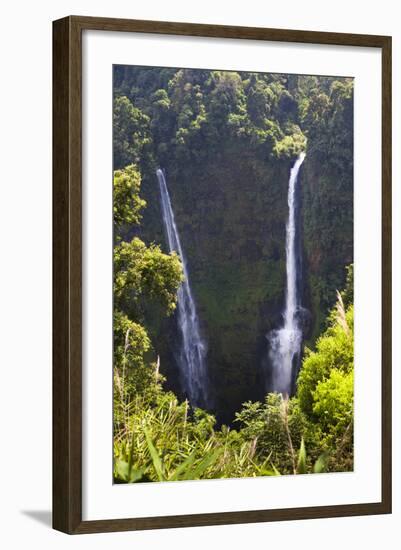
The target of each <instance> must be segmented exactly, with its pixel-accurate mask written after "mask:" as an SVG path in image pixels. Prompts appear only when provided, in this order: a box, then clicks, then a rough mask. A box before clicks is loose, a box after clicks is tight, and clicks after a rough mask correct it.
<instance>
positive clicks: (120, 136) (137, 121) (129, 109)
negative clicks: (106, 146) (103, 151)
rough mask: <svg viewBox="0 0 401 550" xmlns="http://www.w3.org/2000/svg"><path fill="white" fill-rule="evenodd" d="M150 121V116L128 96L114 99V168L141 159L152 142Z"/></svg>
mask: <svg viewBox="0 0 401 550" xmlns="http://www.w3.org/2000/svg"><path fill="white" fill-rule="evenodd" d="M149 123H150V119H149V117H148V116H147V115H145V114H144V113H143V112H142V111H141V110H140V109H138V108H137V107H134V106H133V105H132V103H131V101H130V100H129V99H128V98H127V97H125V96H122V97H117V98H116V99H115V100H114V113H113V152H114V168H123V167H125V166H127V165H129V164H132V163H138V162H139V161H140V160H141V155H142V153H143V152H144V150H146V148H147V146H149V145H150V143H151V137H150V133H149Z"/></svg>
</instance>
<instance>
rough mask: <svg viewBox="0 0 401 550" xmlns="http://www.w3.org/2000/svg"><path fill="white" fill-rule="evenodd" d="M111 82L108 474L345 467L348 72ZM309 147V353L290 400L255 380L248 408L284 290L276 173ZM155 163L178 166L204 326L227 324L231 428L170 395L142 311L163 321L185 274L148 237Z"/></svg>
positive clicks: (224, 354)
mask: <svg viewBox="0 0 401 550" xmlns="http://www.w3.org/2000/svg"><path fill="white" fill-rule="evenodd" d="M115 84H116V87H115V101H114V122H113V124H114V136H113V139H114V166H115V169H116V170H115V173H114V191H113V192H114V197H113V198H114V234H115V243H114V457H115V461H114V478H115V480H116V482H121V483H136V482H150V481H177V480H186V479H206V478H207V479H213V478H224V477H253V476H263V475H285V474H305V473H319V472H322V471H329V472H331V471H349V470H352V468H353V272H352V266H350V267H349V269H348V274H347V277H346V278H345V276H344V269H343V268H344V266H345V264H347V263H350V262H351V261H352V230H351V229H352V156H353V151H352V112H353V82H352V79H335V78H317V77H308V76H296V75H263V74H256V73H237V72H227V71H203V70H199V71H198V70H197V71H194V70H189V69H181V70H176V69H157V68H143V67H142V68H141V67H135V68H129V67H117V68H116V69H115ZM306 147H307V149H308V162H307V163H305V179H304V180H303V181H305V182H306V185H305V187H304V188H303V190H302V194H303V195H302V200H303V219H302V223H303V234H304V249H305V251H304V256H305V264H306V268H307V270H308V274H309V278H308V280H309V287H308V288H305V295H306V296H307V297H308V299H309V301H310V304H309V305H310V309H311V310H312V313H313V318H314V319H315V322H314V327H313V331H312V334H311V338H310V341H309V343H308V346H309V348H308V349H306V350H305V355H304V360H303V364H302V367H301V370H300V374H299V378H298V381H297V391H296V394H295V396H293V397H291V398H290V399H288V400H287V399H283V397H282V396H281V395H278V394H273V393H268V392H267V394H266V395H261V394H262V393H263V392H261V391H260V389H258V391H259V394H260V397H257V398H255V400H254V401H247V402H245V403H243V401H244V400H245V399H243V398H242V396H243V394H244V391H245V390H244V388H245V389H246V391H249V387H250V385H252V384H253V385H254V386H255V387H256V386H257V385H258V380H257V379H256V378H255V374H254V373H255V372H256V369H255V368H254V363H253V360H254V357H253V356H252V355H250V354H249V353H248V351H247V350H248V349H249V347H250V346H249V341H248V340H246V338H247V337H248V336H247V335H249V334H250V333H252V335H255V334H256V335H257V334H259V336H260V338H264V334H265V333H266V331H267V330H269V329H270V328H272V325H273V324H274V320H275V319H274V316H277V315H278V311H279V306H280V301H281V299H282V281H283V278H284V254H285V250H284V247H283V245H282V243H283V234H282V231H283V229H282V228H283V227H284V224H283V220H284V219H285V215H286V212H287V205H286V200H285V193H283V187H282V185H280V182H281V181H286V180H287V177H288V170H289V166H290V163H291V161H292V160H293V158H294V156H296V155H297V154H299V152H300V151H303V150H305V148H306ZM156 161H157V163H156ZM160 162H162V163H164V164H165V165H166V167H167V168H168V169H169V170H170V172H172V173H173V174H174V176H175V181H176V187H175V189H174V192H175V196H176V197H178V199H179V200H178V204H179V208H181V211H180V220H181V223H183V224H184V225H185V227H186V228H187V231H186V232H185V235H188V237H187V238H188V243H185V246H186V250H189V251H191V250H192V251H193V250H196V251H197V257H198V258H199V260H198V263H196V262H195V264H194V266H191V273H193V282H194V287H195V288H196V294H197V296H199V299H200V304H201V307H202V308H203V314H204V317H205V322H206V323H207V324H208V327H209V332H210V333H211V335H212V338H213V334H214V333H219V334H221V335H222V340H221V342H219V344H220V346H216V345H213V346H211V348H212V351H211V354H212V355H211V359H212V360H213V364H214V365H217V366H216V372H214V373H213V379H214V382H215V383H216V389H217V391H218V392H220V394H219V398H220V403H221V408H222V409H223V410H224V411H226V414H227V417H228V418H229V419H230V418H232V415H233V413H234V411H237V412H236V414H235V422H234V426H235V427H229V426H227V425H225V424H224V423H223V424H222V423H221V421H220V422H218V423H217V422H216V417H215V416H214V415H213V414H210V413H209V412H206V411H203V410H201V409H195V410H194V409H192V408H191V407H190V406H189V404H188V403H187V402H186V401H184V402H180V401H179V400H178V399H177V397H176V396H175V395H174V393H173V392H171V391H167V389H166V384H165V382H166V380H165V378H164V377H163V376H162V374H161V373H160V368H162V371H163V372H165V370H164V368H163V367H164V365H163V361H162V362H161V361H160V355H159V351H160V350H159V347H160V346H159V342H158V341H157V344H158V349H155V347H154V345H155V342H156V340H155V342H153V341H152V340H153V334H155V333H156V332H157V331H156V329H155V327H154V326H152V325H151V323H149V322H148V318H147V311H146V310H147V308H148V307H150V306H149V304H152V306H153V305H154V307H156V308H157V318H158V320H162V319H163V318H167V317H169V316H170V317H171V316H172V315H173V314H174V311H175V308H176V302H177V290H178V288H179V285H180V284H181V282H182V280H183V270H182V265H181V262H180V259H179V258H178V256H177V255H176V254H174V253H172V254H166V253H165V252H163V249H162V247H161V246H160V245H159V244H156V243H158V242H161V231H160V227H159V230H158V231H159V232H157V229H156V231H155V232H153V233H150V232H149V227H152V228H153V226H155V227H156V226H157V219H158V218H159V217H160V213H159V212H158V210H157V209H155V208H154V206H153V203H154V202H155V201H151V200H148V199H149V197H152V196H154V193H155V191H154V188H153V187H154V185H153V187H152V184H153V180H152V178H153V179H154V170H155V167H156V166H157V165H159V163H160ZM141 174H142V176H141ZM350 174H351V175H350ZM350 178H351V179H350ZM189 181H190V182H191V185H188V184H187V183H188V182H189ZM226 182H229V184H228V183H226ZM255 182H256V183H257V185H256V184H255ZM333 182H335V185H334V184H333ZM142 184H143V188H144V189H143V190H142ZM152 193H153V195H152ZM141 195H143V196H144V198H143V197H142V196H141ZM147 202H148V203H149V207H148V208H147V209H146V210H144V208H145V206H146V203H147ZM194 204H196V205H197V207H198V208H197V209H195V211H194V212H193V215H192V216H191V218H190V217H189V216H188V214H186V213H187V212H189V211H191V210H192V208H193V205H194ZM219 208H220V209H221V208H224V209H225V210H226V212H227V215H226V216H225V220H224V223H223V222H222V219H221V216H219ZM244 209H246V210H247V212H249V215H248V216H247V217H246V219H244V215H243V212H244ZM204 211H207V212H208V213H209V214H208V223H207V224H205V223H204V221H203V218H202V212H204ZM139 224H142V227H139ZM205 226H207V227H206V229H205ZM258 231H259V232H260V235H259V233H258ZM202 232H203V233H202ZM199 235H202V238H200V237H199ZM219 235H221V236H222V237H223V238H222V239H221V241H222V242H223V243H224V246H221V247H220V248H218V246H219V240H218V239H217V238H216V237H217V236H219ZM255 235H256V237H255ZM258 235H259V236H258ZM266 235H270V239H269V242H266ZM149 236H150V237H149ZM156 237H157V238H156ZM153 241H156V243H155V242H153ZM146 243H150V244H146ZM211 245H213V246H214V249H213V250H214V252H215V253H214V254H213V255H212V254H211V253H210V250H211V248H210V246H211ZM345 279H346V281H345ZM344 283H345V288H344V290H343V291H342V292H341V293H337V295H336V292H335V289H336V288H342V287H343V286H344ZM258 310H259V317H258V315H257V313H258ZM271 311H273V312H274V314H271V313H270V312H271ZM266 312H268V313H267V314H266ZM260 318H263V322H264V323H266V324H264V325H262V324H261V321H260ZM232 319H234V320H235V322H234V323H232V322H231V320H232ZM266 320H267V321H266ZM159 322H160V323H162V321H159ZM230 323H231V324H230ZM322 327H325V329H324V331H323V333H322V334H321V332H322ZM258 331H259V332H258ZM319 334H321V335H320V336H319ZM150 335H152V338H151V337H150ZM168 337H169V338H170V337H171V334H170V333H169V335H168ZM214 343H215V342H214ZM257 346H259V342H256V343H255V348H256V347H257ZM215 350H217V351H215ZM213 354H215V355H213ZM252 377H253V378H252ZM167 382H169V381H167ZM169 387H171V383H170V384H169ZM255 393H256V390H255ZM259 394H258V395H259ZM256 399H258V400H256ZM219 420H221V419H219Z"/></svg>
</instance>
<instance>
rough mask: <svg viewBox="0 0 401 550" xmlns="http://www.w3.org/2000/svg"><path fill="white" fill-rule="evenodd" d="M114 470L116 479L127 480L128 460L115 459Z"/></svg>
mask: <svg viewBox="0 0 401 550" xmlns="http://www.w3.org/2000/svg"><path fill="white" fill-rule="evenodd" d="M115 472H116V477H117V478H118V479H122V480H124V481H128V462H125V460H120V459H117V460H116V461H115Z"/></svg>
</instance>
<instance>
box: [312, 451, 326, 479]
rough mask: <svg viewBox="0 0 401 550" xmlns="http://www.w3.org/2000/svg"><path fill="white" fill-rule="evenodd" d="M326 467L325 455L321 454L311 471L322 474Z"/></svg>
mask: <svg viewBox="0 0 401 550" xmlns="http://www.w3.org/2000/svg"><path fill="white" fill-rule="evenodd" d="M326 467H327V455H326V454H321V455H320V456H319V458H318V459H317V460H316V462H315V464H314V466H313V473H314V474H322V473H323V472H325V471H326Z"/></svg>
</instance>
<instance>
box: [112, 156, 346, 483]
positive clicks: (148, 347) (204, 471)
mask: <svg viewBox="0 0 401 550" xmlns="http://www.w3.org/2000/svg"><path fill="white" fill-rule="evenodd" d="M140 186H141V178H140V174H139V172H138V169H137V168H136V167H135V166H132V165H130V166H128V167H127V168H126V169H125V170H119V171H116V172H115V177H114V224H115V227H114V229H115V248H114V285H115V288H114V296H115V303H114V458H115V460H114V479H115V481H116V482H119V483H135V482H144V481H148V482H149V481H177V480H187V479H213V478H228V477H254V476H267V475H280V474H305V473H319V472H323V471H329V472H332V471H349V470H352V468H353V287H352V280H353V278H352V269H351V268H349V270H348V278H347V283H346V286H345V290H344V291H343V292H342V293H341V294H337V300H336V303H335V305H334V306H333V308H332V309H331V311H330V312H329V314H328V317H327V329H326V330H325V332H324V333H323V334H322V335H321V336H320V337H319V338H318V340H317V344H316V348H315V350H314V351H312V350H307V351H306V353H305V358H304V360H303V365H302V368H301V372H300V376H299V378H298V384H297V392H296V395H295V396H293V397H292V398H290V399H285V398H283V397H282V396H281V395H279V394H272V393H268V394H266V395H265V396H264V398H263V400H261V401H256V402H251V401H247V402H246V403H244V404H243V406H242V407H241V408H239V412H237V413H236V415H235V422H234V428H230V427H227V426H225V425H223V426H220V427H218V426H217V425H216V419H215V417H214V416H213V415H212V414H210V413H208V412H206V411H203V410H201V409H192V408H191V407H190V406H189V404H188V402H187V401H183V402H179V400H178V399H177V397H176V396H175V395H174V393H173V392H171V391H167V390H166V389H165V378H164V376H163V375H162V374H161V373H160V363H159V359H156V361H154V358H155V357H157V347H154V346H155V342H154V341H152V339H151V338H150V337H149V334H148V331H147V329H146V328H145V323H146V315H145V312H146V309H147V305H148V303H149V301H151V302H154V303H156V304H157V305H158V307H159V308H160V309H159V315H160V316H162V315H164V316H168V315H170V314H171V313H172V312H173V311H174V309H175V304H176V293H177V289H178V286H179V284H180V282H181V280H182V268H181V264H180V260H179V258H178V257H177V256H176V254H175V253H173V254H169V255H167V254H163V253H162V252H161V250H160V248H159V247H158V246H156V245H150V246H148V245H146V244H145V243H144V242H143V241H142V240H140V239H139V238H138V237H137V236H134V237H132V238H130V237H127V231H126V226H127V224H128V222H129V224H130V225H131V226H132V227H134V228H136V229H139V221H140V219H141V211H142V208H143V207H144V206H145V204H144V202H143V201H142V200H141V199H140V197H139V191H140ZM128 206H130V208H128ZM124 213H125V214H124ZM122 235H124V236H125V238H124V239H123V238H122Z"/></svg>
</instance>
